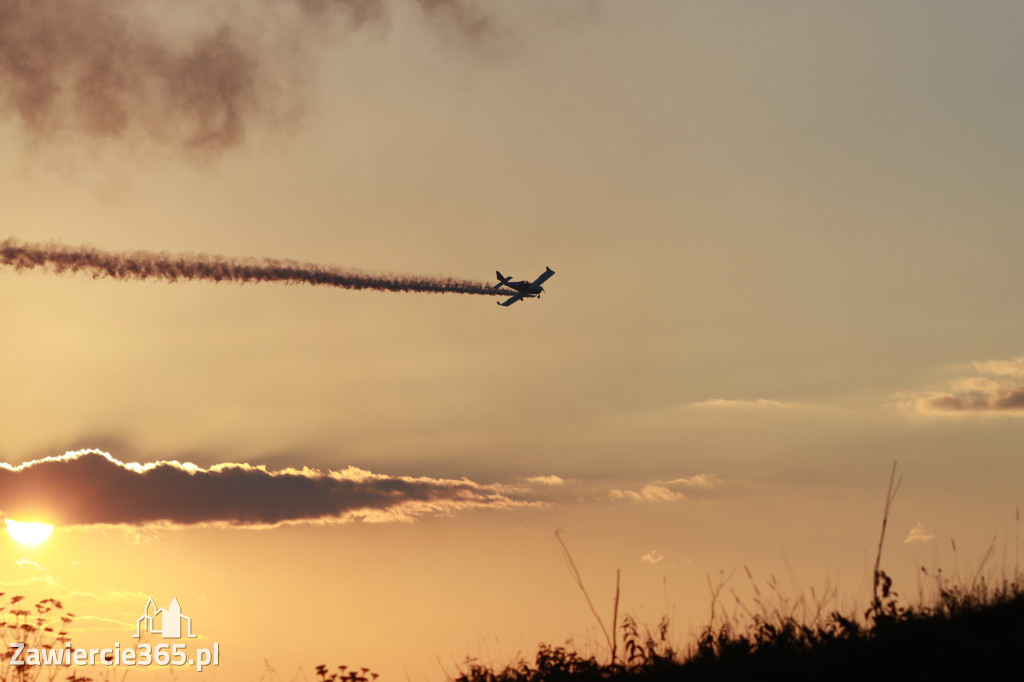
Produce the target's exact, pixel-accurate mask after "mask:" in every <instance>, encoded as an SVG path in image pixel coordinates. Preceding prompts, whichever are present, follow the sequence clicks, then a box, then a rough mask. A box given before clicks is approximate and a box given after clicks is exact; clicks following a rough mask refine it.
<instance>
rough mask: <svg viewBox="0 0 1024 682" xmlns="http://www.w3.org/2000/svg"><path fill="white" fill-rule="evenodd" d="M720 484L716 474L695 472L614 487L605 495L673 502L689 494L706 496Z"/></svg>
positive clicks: (635, 500)
mask: <svg viewBox="0 0 1024 682" xmlns="http://www.w3.org/2000/svg"><path fill="white" fill-rule="evenodd" d="M721 484H722V479H720V478H718V477H717V476H714V475H711V474H695V475H693V476H683V477H682V478H674V479H672V480H670V481H654V482H653V483H648V484H646V485H643V486H641V487H639V488H637V489H635V490H628V489H618V488H614V489H612V490H609V491H608V493H607V497H610V498H611V499H613V500H626V501H630V502H652V503H653V502H674V501H677V500H685V499H688V498H689V497H690V496H695V497H706V496H707V495H708V494H710V493H711V491H712V490H716V489H717V488H718V487H719V486H721ZM684 491H686V492H684ZM606 499H607V498H606Z"/></svg>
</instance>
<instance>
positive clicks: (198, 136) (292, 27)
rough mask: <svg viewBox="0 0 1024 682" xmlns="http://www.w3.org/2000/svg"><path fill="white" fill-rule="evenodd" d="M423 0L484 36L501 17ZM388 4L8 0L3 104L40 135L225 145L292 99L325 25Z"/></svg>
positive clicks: (353, 24)
mask: <svg viewBox="0 0 1024 682" xmlns="http://www.w3.org/2000/svg"><path fill="white" fill-rule="evenodd" d="M416 1H417V3H418V4H419V5H420V7H421V8H422V9H423V10H424V11H425V12H426V13H427V14H428V15H430V16H437V17H440V18H446V19H448V20H449V21H448V22H447V23H450V24H452V25H454V26H455V27H456V29H457V30H459V31H462V32H464V33H466V34H468V35H472V36H473V37H479V36H481V35H483V34H484V33H486V32H487V30H488V29H489V27H490V23H489V21H488V20H487V19H486V17H485V16H484V15H482V14H481V13H480V12H479V11H477V10H475V8H474V7H473V6H472V5H470V4H467V3H466V2H465V1H464V0H416ZM218 12H219V13H220V14H222V15H224V16H223V17H218V16H217V13H218ZM385 14H386V6H385V4H384V1H383V0H247V1H244V2H237V3H233V4H227V3H225V2H219V3H208V2H204V1H201V0H192V2H180V1H179V2H170V1H168V0H102V1H100V0H97V1H87V0H0V111H2V112H4V113H7V114H8V115H11V116H13V117H14V118H15V119H16V120H18V121H19V122H20V123H21V124H22V125H23V126H24V128H25V129H26V130H27V131H28V132H29V134H30V135H31V136H32V137H33V138H34V139H36V140H47V139H50V138H52V137H54V136H59V135H61V134H63V133H66V132H71V133H75V134H84V135H86V136H88V137H94V138H105V139H111V138H121V137H123V136H126V135H128V134H130V133H132V132H138V133H141V134H142V135H144V136H147V137H150V138H153V139H156V140H159V141H161V142H166V143H169V144H172V145H174V146H180V147H184V148H186V149H191V150H198V151H211V152H217V151H220V150H223V149H226V148H229V147H232V146H234V145H237V144H239V143H240V142H241V141H242V140H243V139H244V137H245V134H246V130H247V127H248V125H249V124H250V123H251V121H252V120H253V119H254V118H256V117H259V116H261V115H272V112H274V111H275V110H276V109H279V108H282V107H283V108H285V109H290V108H291V107H292V106H293V104H288V105H286V104H284V102H288V101H289V100H291V99H293V98H294V97H295V95H296V93H295V91H294V90H293V88H292V85H293V84H294V82H295V81H296V80H299V79H301V76H302V74H303V72H304V71H308V67H309V59H308V55H307V51H308V45H309V44H310V43H311V42H316V41H318V40H320V39H321V38H322V37H323V36H324V35H326V34H327V33H328V32H329V30H325V27H326V28H327V29H329V27H331V26H334V25H335V24H337V25H339V26H342V27H344V28H346V29H348V30H353V29H355V28H357V27H359V26H362V25H363V24H365V23H368V22H372V21H374V20H376V19H379V18H380V17H382V16H384V15H385ZM172 19H173V20H177V21H176V23H175V21H171V20H172ZM165 24H172V25H173V28H168V27H167V26H165ZM175 29H177V30H175Z"/></svg>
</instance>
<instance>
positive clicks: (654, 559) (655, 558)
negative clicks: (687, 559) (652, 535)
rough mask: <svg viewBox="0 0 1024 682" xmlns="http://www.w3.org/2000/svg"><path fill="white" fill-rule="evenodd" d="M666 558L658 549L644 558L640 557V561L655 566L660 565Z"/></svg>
mask: <svg viewBox="0 0 1024 682" xmlns="http://www.w3.org/2000/svg"><path fill="white" fill-rule="evenodd" d="M664 558H665V555H664V554H662V553H660V552H659V551H658V550H656V549H652V550H651V551H650V552H648V553H647V554H644V555H643V556H642V557H640V561H646V562H647V563H649V564H651V565H652V566H653V565H654V564H656V563H658V562H659V561H661V560H662V559H664Z"/></svg>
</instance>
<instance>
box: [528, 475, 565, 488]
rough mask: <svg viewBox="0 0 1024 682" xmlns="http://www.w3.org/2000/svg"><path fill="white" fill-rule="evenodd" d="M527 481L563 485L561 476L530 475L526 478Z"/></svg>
mask: <svg viewBox="0 0 1024 682" xmlns="http://www.w3.org/2000/svg"><path fill="white" fill-rule="evenodd" d="M526 480H527V482H529V483H533V484H534V485H551V486H554V485H563V484H565V479H564V478H562V477H561V476H553V475H552V476H530V477H529V478H527V479H526Z"/></svg>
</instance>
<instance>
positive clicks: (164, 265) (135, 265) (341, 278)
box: [0, 239, 509, 296]
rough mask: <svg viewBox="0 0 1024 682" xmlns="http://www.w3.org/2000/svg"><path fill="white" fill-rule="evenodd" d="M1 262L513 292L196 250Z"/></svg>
mask: <svg viewBox="0 0 1024 682" xmlns="http://www.w3.org/2000/svg"><path fill="white" fill-rule="evenodd" d="M0 265H2V266H7V267H12V268H14V269H15V270H18V271H21V270H31V269H34V268H42V269H44V270H48V271H52V272H54V273H57V274H63V273H76V272H84V273H88V274H90V275H92V276H93V278H105V277H109V278H112V279H119V280H130V279H157V280H164V281H167V282H176V281H178V280H205V281H209V282H239V283H249V282H278V283H283V284H309V285H312V286H330V287H339V288H342V289H375V290H378V291H411V292H433V293H456V294H481V295H485V296H507V295H508V293H509V292H508V291H507V290H497V289H494V288H492V287H491V286H489V285H487V284H485V283H483V282H474V281H471V280H464V279H454V278H450V277H447V278H438V277H420V276H415V275H367V274H364V273H360V272H355V271H348V270H340V269H338V268H333V267H327V266H322V265H315V264H309V263H298V262H294V261H287V260H275V259H238V258H224V257H222V256H207V255H195V254H177V255H173V254H168V253H150V252H146V251H134V252H130V253H114V252H110V251H101V250H99V249H93V248H90V247H69V246H62V245H57V244H47V245H39V244H22V243H19V242H16V241H15V240H13V239H7V240H5V241H4V242H0Z"/></svg>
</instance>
